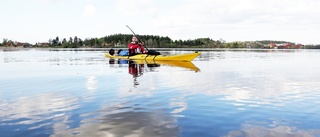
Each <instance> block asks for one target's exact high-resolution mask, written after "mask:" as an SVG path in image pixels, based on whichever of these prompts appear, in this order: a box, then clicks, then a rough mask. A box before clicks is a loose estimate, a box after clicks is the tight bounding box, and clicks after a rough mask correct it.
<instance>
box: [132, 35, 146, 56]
mask: <svg viewBox="0 0 320 137" xmlns="http://www.w3.org/2000/svg"><path fill="white" fill-rule="evenodd" d="M128 49H129V55H130V56H131V55H136V54H146V53H148V51H146V50H145V49H144V43H143V42H142V41H141V42H139V40H138V38H137V37H136V36H132V42H131V43H129V44H128Z"/></svg>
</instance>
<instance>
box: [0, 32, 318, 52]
mask: <svg viewBox="0 0 320 137" xmlns="http://www.w3.org/2000/svg"><path fill="white" fill-rule="evenodd" d="M138 37H139V39H140V40H141V41H143V42H144V43H145V46H146V47H148V48H257V49H262V48H272V47H270V46H269V45H270V44H283V43H286V44H290V45H293V46H288V47H286V48H313V49H319V48H320V45H301V44H299V46H296V45H297V44H295V43H292V42H289V41H273V40H259V41H237V42H226V41H224V40H223V39H219V40H213V39H211V38H197V39H189V40H172V39H171V38H169V37H168V36H165V37H164V36H156V35H139V36H138ZM131 38H132V34H113V35H108V36H105V37H101V38H86V39H81V38H79V37H77V36H74V37H69V38H60V37H59V36H56V37H55V38H53V39H52V38H50V39H49V40H48V41H47V42H39V43H36V44H29V43H21V42H16V41H12V40H8V39H3V42H2V43H0V46H9V47H10V46H13V47H21V46H23V47H42V48H46V47H48V48H126V47H127V44H128V43H130V42H131Z"/></svg>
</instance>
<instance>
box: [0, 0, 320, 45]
mask: <svg viewBox="0 0 320 137" xmlns="http://www.w3.org/2000/svg"><path fill="white" fill-rule="evenodd" d="M0 11H1V12H0V17H1V21H0V42H1V41H2V39H3V38H8V39H11V40H14V41H20V42H30V43H35V42H47V41H48V40H49V39H50V38H55V37H56V36H59V38H60V39H62V38H69V37H74V36H77V37H79V38H82V39H85V38H92V37H103V36H106V35H111V34H119V33H122V34H131V32H130V30H129V29H128V28H127V27H126V25H129V26H130V27H131V28H132V29H133V30H134V31H135V32H136V33H137V34H141V35H160V36H168V37H170V38H172V39H173V40H178V39H182V40H187V39H195V38H203V37H204V38H211V39H214V40H219V39H224V40H226V41H227V42H232V41H253V40H286V41H291V42H296V43H302V44H320V0H2V1H1V4H0Z"/></svg>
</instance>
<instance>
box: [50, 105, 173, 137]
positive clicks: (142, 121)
mask: <svg viewBox="0 0 320 137" xmlns="http://www.w3.org/2000/svg"><path fill="white" fill-rule="evenodd" d="M136 101H137V100H136ZM140 103H141V104H140ZM140 103H139V102H136V103H133V102H124V103H112V104H110V105H106V106H104V107H103V108H102V109H101V110H99V111H97V112H92V113H89V114H85V115H82V116H81V117H82V119H83V120H81V123H82V124H81V125H80V126H79V127H76V128H72V129H68V130H60V131H57V132H55V133H54V134H53V135H52V136H74V135H77V136H119V137H123V136H141V137H150V136H165V137H175V136H178V134H179V128H178V124H177V120H176V119H174V118H173V117H171V116H170V115H168V114H167V113H166V112H165V111H164V110H162V109H155V110H153V111H150V110H148V109H149V108H147V107H148V105H152V102H145V103H142V102H140ZM95 114H98V116H96V117H93V118H88V119H85V117H88V116H90V115H95Z"/></svg>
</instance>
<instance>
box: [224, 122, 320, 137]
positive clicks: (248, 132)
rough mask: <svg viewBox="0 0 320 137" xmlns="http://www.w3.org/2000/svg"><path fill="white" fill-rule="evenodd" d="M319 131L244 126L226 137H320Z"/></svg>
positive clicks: (286, 127) (282, 127)
mask: <svg viewBox="0 0 320 137" xmlns="http://www.w3.org/2000/svg"><path fill="white" fill-rule="evenodd" d="M319 135H320V130H319V129H309V130H303V129H298V128H296V127H290V126H277V127H270V128H268V127H263V126H258V125H251V124H244V125H242V128H241V130H238V131H230V132H229V133H228V135H226V137H314V136H319Z"/></svg>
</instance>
